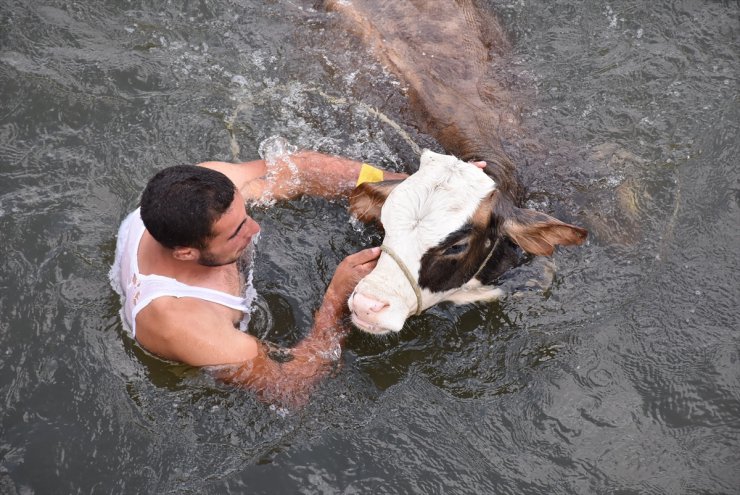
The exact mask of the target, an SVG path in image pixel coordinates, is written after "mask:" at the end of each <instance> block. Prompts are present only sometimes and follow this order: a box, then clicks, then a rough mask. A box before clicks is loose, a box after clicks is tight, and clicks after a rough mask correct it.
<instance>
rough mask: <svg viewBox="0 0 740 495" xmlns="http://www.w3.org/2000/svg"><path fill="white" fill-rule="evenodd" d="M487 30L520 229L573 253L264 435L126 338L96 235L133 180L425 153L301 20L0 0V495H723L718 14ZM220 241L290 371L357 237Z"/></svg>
mask: <svg viewBox="0 0 740 495" xmlns="http://www.w3.org/2000/svg"><path fill="white" fill-rule="evenodd" d="M488 3H490V4H491V7H492V8H493V9H494V10H495V11H496V12H497V13H498V14H499V16H500V17H501V19H502V21H503V24H504V26H505V27H506V30H507V31H508V33H509V35H510V36H511V38H512V40H513V42H514V52H513V53H512V57H511V67H509V68H507V70H508V71H510V72H511V74H510V79H511V81H512V84H513V85H514V86H515V88H516V89H517V90H518V91H521V93H522V94H523V95H524V97H525V98H524V99H525V101H527V105H526V106H525V108H524V116H523V117H524V124H525V128H526V129H527V130H528V133H529V134H528V135H526V136H522V140H521V141H519V142H515V143H507V146H508V147H509V148H510V150H511V152H512V155H513V156H515V157H517V159H518V163H520V164H521V171H522V174H523V176H524V178H525V180H526V182H527V183H528V184H529V186H530V192H531V194H530V198H529V200H530V203H531V205H532V206H533V207H537V208H542V209H546V210H549V211H550V212H552V213H554V214H556V215H557V216H558V217H560V218H563V219H566V220H570V221H573V222H574V223H578V222H583V223H587V224H588V225H589V226H590V227H591V228H592V230H593V233H594V235H593V236H592V237H591V240H590V243H589V245H588V246H586V247H585V248H582V249H575V250H570V249H566V250H561V251H560V252H559V253H558V254H557V255H556V257H555V258H554V262H555V264H556V266H557V269H556V272H555V275H554V279H553V283H552V286H551V288H550V289H548V290H547V291H545V292H541V291H537V290H531V291H520V292H519V293H518V294H517V295H516V296H514V295H512V296H510V297H507V298H505V299H504V300H503V301H501V302H499V303H495V304H488V305H473V306H466V307H454V306H449V305H441V306H437V307H435V308H432V309H431V310H429V311H428V312H426V313H425V314H424V315H422V316H421V317H418V318H412V319H411V320H409V322H408V324H407V327H406V328H405V329H404V331H403V332H401V333H400V334H399V335H396V336H391V337H386V338H382V339H378V338H371V337H370V336H367V335H364V334H359V333H353V334H352V335H351V337H350V339H349V343H348V344H349V345H348V350H347V351H346V352H345V356H344V363H343V367H342V368H341V369H340V370H338V372H337V374H336V376H335V377H333V378H332V379H330V380H328V381H327V382H326V384H325V385H324V386H323V387H322V388H321V389H320V390H319V391H318V392H317V394H316V396H315V397H314V399H313V400H312V401H311V403H310V404H309V405H308V406H307V407H306V409H304V410H302V411H294V412H291V413H290V414H288V415H287V416H285V417H281V416H280V415H278V414H276V412H275V411H272V410H270V408H269V407H267V406H265V405H264V404H260V403H259V402H258V401H256V399H255V398H254V397H253V396H252V395H250V394H249V393H247V392H244V391H241V390H235V389H232V388H230V387H226V386H224V385H222V384H218V383H215V382H213V381H212V379H211V378H210V377H209V376H208V375H207V374H204V373H200V372H199V371H197V370H193V369H190V368H187V367H184V366H180V365H173V364H170V363H166V362H162V361H160V360H158V359H156V358H154V357H152V356H150V355H148V354H147V353H146V352H144V351H142V350H141V349H140V348H139V347H138V346H136V345H135V344H134V343H133V342H132V341H131V340H130V338H129V337H128V336H127V335H126V334H125V332H124V331H123V329H122V326H121V323H120V321H119V319H118V310H119V305H118V301H117V297H116V296H115V294H113V293H112V291H111V290H110V289H109V286H108V281H107V277H106V274H107V272H108V268H109V266H110V264H111V263H112V261H113V260H112V258H113V251H114V248H115V239H114V235H115V232H116V229H117V227H118V225H119V222H120V220H121V219H122V218H123V216H124V215H125V214H126V213H128V211H130V210H132V209H133V208H134V207H135V205H136V202H137V200H138V195H139V194H140V192H141V189H142V188H143V186H144V184H145V183H146V180H147V179H148V178H149V176H150V175H151V174H152V173H153V172H154V171H156V170H159V169H160V168H162V167H163V166H166V165H171V164H176V163H194V162H198V161H202V160H205V159H223V160H232V159H237V158H238V159H242V160H246V159H252V158H256V157H257V155H258V148H259V143H261V142H262V141H263V140H264V139H266V138H268V137H269V136H274V135H279V136H283V137H284V138H285V139H286V140H287V141H288V142H289V143H292V144H294V145H296V146H298V147H310V148H313V149H320V150H322V151H325V152H330V153H340V154H344V155H347V156H351V157H354V158H358V159H362V160H365V161H368V162H371V163H376V164H380V165H383V166H386V167H390V168H393V169H395V170H413V165H414V162H415V157H416V151H417V149H418V147H424V146H427V147H432V148H435V147H436V145H435V143H434V142H433V141H432V140H431V139H430V138H429V137H428V136H425V135H422V134H419V132H418V131H417V130H415V128H414V126H413V123H412V122H410V121H409V120H408V118H409V117H408V116H409V115H410V113H409V112H408V108H407V104H406V102H405V96H404V94H403V89H402V88H400V87H399V84H398V83H397V82H396V81H394V80H393V78H392V77H390V76H389V75H387V74H386V73H385V72H384V71H383V70H382V68H381V67H379V66H378V65H376V64H374V63H373V62H372V61H371V60H372V57H371V56H369V55H368V54H367V53H365V52H364V51H363V50H362V47H361V46H359V45H358V44H357V43H356V41H355V40H354V39H353V37H352V36H351V35H348V34H346V33H343V32H342V31H341V30H339V29H337V26H336V25H335V23H334V21H333V19H332V16H330V15H327V14H326V13H325V12H323V11H321V10H316V9H315V8H313V7H312V6H313V2H295V1H282V0H281V1H277V2H240V3H239V2H237V3H233V2H222V1H218V0H217V1H214V2H199V3H186V4H184V5H181V4H176V3H174V2H169V3H168V2H139V1H131V2H128V1H127V2H121V1H109V2H103V3H102V4H101V3H99V2H96V3H95V4H94V5H93V4H90V5H88V4H87V3H85V2H76V3H74V2H73V3H70V2H62V1H58V2H55V1H47V2H43V3H38V2H35V3H28V2H20V1H13V0H8V1H5V2H3V7H2V8H1V9H0V88H2V95H3V98H2V99H0V177H1V178H2V180H0V232H2V235H0V247H1V248H2V252H3V257H2V260H0V274H1V275H0V315H1V316H0V411H1V412H0V421H1V423H0V432H1V434H0V492H2V493H47V492H52V493H56V492H63V493H76V492H97V491H100V492H105V493H152V492H156V493H168V492H175V493H188V492H195V493H203V492H216V493H230V492H236V493H243V492H245V491H247V490H248V491H251V492H255V493H295V492H301V491H304V492H308V493H315V492H321V491H327V492H359V493H365V492H373V493H399V492H401V493H404V492H407V493H436V492H444V493H548V494H549V493H584V494H585V493H597V492H616V491H620V492H625V493H643V492H651V493H733V492H736V491H737V489H736V487H737V486H740V479H738V474H737V473H738V469H737V463H738V458H737V452H738V451H739V450H740V425H739V424H738V417H739V416H740V377H739V372H740V369H739V368H738V366H737V362H738V360H739V359H740V351H738V349H740V346H739V345H738V344H739V342H738V337H737V332H736V331H735V329H736V328H738V327H740V321H738V320H739V319H740V318H739V316H740V313H738V309H737V301H738V299H739V297H738V296H740V294H739V289H738V284H737V281H736V279H737V274H738V257H737V252H738V250H739V249H740V239H739V238H738V233H737V232H738V229H737V219H738V213H739V212H740V208H738V201H739V200H740V197H738V193H737V182H738V171H737V165H736V162H737V156H738V154H739V152H740V148H739V144H738V140H737V136H738V122H739V121H740V119H739V117H740V111H739V110H738V92H737V83H736V79H737V70H738V53H740V49H739V48H740V47H739V46H738V39H739V38H738V34H739V33H738V31H739V28H738V25H740V23H738V20H739V17H740V10H739V9H738V6H737V4H736V3H732V2H698V1H686V2H657V3H656V2H653V3H650V4H645V5H643V4H642V3H640V2H631V1H618V2H610V3H609V4H608V5H606V4H594V5H590V4H589V5H583V4H582V3H577V2H574V1H570V0H567V1H565V2H557V3H552V2H542V1H534V2H511V1H501V2H500V1H493V0H492V1H490V2H488ZM252 213H253V215H254V216H255V218H256V219H257V220H258V221H259V222H260V224H261V225H262V232H263V235H262V238H261V239H260V245H259V249H258V250H257V252H256V255H255V266H254V284H255V287H256V289H257V292H258V294H259V297H258V299H257V302H256V305H257V307H258V308H260V309H259V310H258V311H256V313H255V315H254V318H253V321H252V324H251V326H250V328H251V331H253V332H255V333H258V334H260V335H262V336H266V337H268V338H270V339H271V340H272V341H274V342H276V343H278V344H282V345H290V344H291V343H293V342H295V341H296V340H298V339H300V337H301V336H302V335H303V334H304V333H305V332H306V330H307V329H308V328H309V326H310V323H311V319H312V313H313V311H314V310H315V309H316V308H317V306H318V304H319V302H320V300H321V296H322V295H323V291H324V290H325V288H326V285H327V284H328V282H329V280H330V278H331V274H332V273H333V270H334V268H335V266H336V264H337V263H338V262H339V261H340V260H341V259H342V258H343V257H344V256H345V255H347V254H349V253H351V252H354V251H356V250H358V249H360V248H362V247H364V246H366V245H368V244H371V243H376V244H377V242H378V241H379V239H380V233H379V232H377V231H375V230H373V229H372V228H361V229H358V228H357V226H356V225H353V224H352V223H350V221H349V219H348V217H347V213H346V205H345V204H343V203H342V202H336V203H332V202H326V201H322V200H317V199H311V198H306V199H302V200H297V201H293V202H289V203H278V204H275V205H272V206H269V207H268V206H267V205H259V206H256V207H255V208H254V209H253V210H252ZM536 263H537V260H532V261H531V262H529V263H528V264H525V266H523V267H522V268H521V272H519V273H514V274H513V275H512V279H511V280H510V281H509V283H510V285H511V287H513V288H517V287H520V286H521V285H522V283H523V282H526V280H527V279H528V278H529V277H530V271H529V269H530V268H531V267H532V266H534V264H536ZM518 277H520V278H518Z"/></svg>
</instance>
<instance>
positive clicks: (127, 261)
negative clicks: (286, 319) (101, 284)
mask: <svg viewBox="0 0 740 495" xmlns="http://www.w3.org/2000/svg"><path fill="white" fill-rule="evenodd" d="M145 230H146V227H144V222H143V221H142V220H141V214H140V212H139V209H138V208H137V209H136V210H134V211H133V212H131V213H130V214H129V215H128V216H127V217H126V219H125V220H124V221H123V223H121V228H120V229H119V231H118V240H117V241H116V260H115V262H114V263H113V266H112V267H111V270H110V273H109V277H110V281H111V285H112V286H113V289H114V290H115V291H116V292H117V293H118V295H120V296H121V306H122V307H121V319H122V320H123V322H124V326H126V327H127V328H128V329H129V331H130V332H131V335H132V336H133V337H136V315H137V314H139V312H140V311H141V310H142V309H144V308H145V307H146V306H147V304H149V303H150V302H152V301H153V300H154V299H156V298H158V297H164V296H168V297H196V298H198V299H203V300H206V301H210V302H213V303H216V304H221V305H223V306H226V307H229V308H232V309H237V310H239V311H241V312H242V313H243V314H244V318H243V319H242V321H241V323H240V328H241V329H242V330H246V326H247V323H248V322H249V309H250V307H251V305H252V301H253V300H254V298H255V296H256V295H257V293H256V291H255V290H254V287H253V286H252V271H251V269H250V270H249V272H248V273H247V274H245V281H246V283H245V290H244V297H238V296H234V295H231V294H228V293H226V292H222V291H219V290H215V289H208V288H206V287H197V286H193V285H188V284H184V283H182V282H178V281H177V280H175V279H174V278H170V277H165V276H162V275H142V274H141V273H139V261H138V259H137V254H138V251H139V243H140V242H141V237H142V236H143V235H144V231H145ZM247 251H251V250H247Z"/></svg>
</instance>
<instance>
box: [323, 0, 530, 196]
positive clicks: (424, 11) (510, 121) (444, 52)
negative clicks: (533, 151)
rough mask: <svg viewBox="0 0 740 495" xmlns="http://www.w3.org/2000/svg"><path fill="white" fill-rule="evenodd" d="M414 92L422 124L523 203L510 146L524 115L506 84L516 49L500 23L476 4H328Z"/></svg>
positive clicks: (377, 0) (421, 0)
mask: <svg viewBox="0 0 740 495" xmlns="http://www.w3.org/2000/svg"><path fill="white" fill-rule="evenodd" d="M324 3H325V6H326V8H327V9H328V10H332V11H337V12H339V13H340V14H341V17H342V19H343V20H344V22H345V25H346V26H347V27H348V28H349V29H350V30H352V31H353V32H355V33H357V34H358V35H359V36H360V37H361V38H362V39H363V40H364V42H365V43H366V44H367V45H368V46H369V47H370V48H371V49H372V50H373V52H374V54H375V55H376V56H377V57H378V58H379V60H380V61H381V62H382V63H383V64H384V65H385V66H387V67H388V68H389V69H390V70H391V71H392V72H394V73H395V75H396V76H397V77H398V78H399V79H401V81H402V82H404V83H405V84H406V85H407V91H408V96H409V101H410V103H411V107H412V108H413V110H414V112H415V114H416V115H415V117H416V122H417V123H418V124H419V126H420V127H421V129H422V130H424V131H425V132H428V133H429V134H431V135H432V136H434V138H435V139H437V141H438V142H439V143H440V144H441V145H442V146H443V147H444V148H445V150H447V152H448V153H451V154H454V155H455V156H457V157H459V158H461V159H463V160H485V161H486V162H487V163H488V168H489V169H490V170H489V175H491V176H492V177H493V178H494V180H496V183H497V184H499V187H500V188H501V189H502V190H506V191H507V192H508V194H510V195H511V197H512V199H513V200H514V201H515V202H519V201H520V200H521V199H522V195H523V191H522V188H521V186H520V184H519V182H518V180H517V178H516V174H515V168H514V163H513V161H512V160H511V159H510V158H509V156H508V155H507V154H506V152H505V151H504V149H503V146H502V139H507V140H514V139H517V137H518V135H519V129H520V119H519V109H518V105H517V104H516V103H515V98H514V95H513V94H512V93H511V92H510V91H509V90H508V89H507V88H506V87H505V85H504V84H503V82H501V81H499V80H498V72H499V71H498V70H497V64H499V63H500V61H501V59H502V58H503V57H504V56H505V54H506V53H507V51H508V50H509V43H508V41H507V39H506V36H505V34H504V31H503V29H502V28H501V25H500V24H499V23H498V21H497V20H496V19H495V18H494V17H493V16H492V15H490V14H489V13H488V12H487V11H486V10H485V9H479V8H477V6H476V4H475V2H474V1H473V0H456V1H450V0H352V2H340V1H337V0H326V1H325V2H324Z"/></svg>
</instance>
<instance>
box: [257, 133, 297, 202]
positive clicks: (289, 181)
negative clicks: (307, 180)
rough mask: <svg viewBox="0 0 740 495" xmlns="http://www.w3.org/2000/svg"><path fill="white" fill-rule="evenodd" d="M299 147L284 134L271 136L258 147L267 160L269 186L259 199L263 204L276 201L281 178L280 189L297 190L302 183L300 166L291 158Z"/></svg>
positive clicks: (266, 176) (262, 156) (266, 179)
mask: <svg viewBox="0 0 740 495" xmlns="http://www.w3.org/2000/svg"><path fill="white" fill-rule="evenodd" d="M297 151H298V148H297V147H296V146H295V145H293V144H291V143H290V142H289V141H288V140H287V139H285V138H284V137H282V136H270V137H269V138H267V139H265V140H263V141H262V142H261V143H260V145H259V149H258V153H259V155H260V157H261V158H262V159H263V160H264V161H265V166H266V167H267V174H266V175H265V181H266V182H267V187H266V188H265V192H264V193H263V194H262V197H261V198H260V199H259V200H258V201H257V203H258V204H261V205H271V204H273V203H274V202H275V196H274V192H273V191H275V188H276V187H277V183H278V180H280V186H279V187H280V189H281V190H284V191H286V192H289V191H291V190H297V189H298V186H299V185H300V183H301V179H300V174H299V171H298V166H297V165H296V164H295V162H294V161H293V160H292V159H291V155H294V154H295V153H296V152H297Z"/></svg>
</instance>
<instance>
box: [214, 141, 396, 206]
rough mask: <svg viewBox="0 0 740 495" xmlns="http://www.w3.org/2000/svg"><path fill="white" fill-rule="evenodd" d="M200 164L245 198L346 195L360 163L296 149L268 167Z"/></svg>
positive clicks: (389, 176)
mask: <svg viewBox="0 0 740 495" xmlns="http://www.w3.org/2000/svg"><path fill="white" fill-rule="evenodd" d="M200 165H201V166H203V167H207V168H210V169H213V170H218V171H219V172H221V173H223V174H225V175H226V176H228V177H229V178H230V179H231V180H232V181H233V182H234V184H236V186H237V188H238V189H239V190H240V191H241V193H242V195H244V197H245V198H246V199H248V200H257V199H260V198H263V197H269V198H272V199H276V200H283V199H290V198H294V197H297V196H301V195H304V194H308V195H312V196H321V197H326V198H334V197H340V196H346V195H347V194H348V193H349V192H350V191H351V190H352V189H353V188H354V187H355V184H356V183H357V178H358V176H359V174H360V170H361V168H362V165H363V164H362V163H361V162H358V161H355V160H350V159H348V158H342V157H339V156H332V155H326V154H324V153H319V152H317V151H299V152H297V153H293V154H292V155H288V156H286V157H284V158H281V159H280V160H278V161H277V162H276V163H274V164H271V165H270V167H269V169H268V166H267V165H266V164H265V162H264V161H263V160H254V161H251V162H244V163H227V162H204V163H201V164H200ZM384 175H385V176H384V179H403V178H405V177H406V174H400V173H396V172H389V171H385V172H384Z"/></svg>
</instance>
